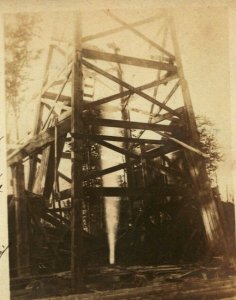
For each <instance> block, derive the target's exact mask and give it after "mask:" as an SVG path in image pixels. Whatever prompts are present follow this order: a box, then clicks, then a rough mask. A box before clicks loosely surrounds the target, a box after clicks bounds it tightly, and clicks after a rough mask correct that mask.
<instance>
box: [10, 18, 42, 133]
mask: <svg viewBox="0 0 236 300" xmlns="http://www.w3.org/2000/svg"><path fill="white" fill-rule="evenodd" d="M39 21H40V19H39V16H38V15H34V14H27V13H19V14H15V15H8V16H6V18H5V80H6V99H7V108H8V113H9V111H12V112H13V115H14V118H15V122H16V127H17V131H16V132H17V138H19V133H18V119H19V115H20V109H21V105H22V100H23V99H22V97H23V94H24V92H25V91H26V90H27V88H28V87H27V83H29V82H30V80H31V78H30V77H29V67H30V64H31V63H32V61H34V60H36V59H38V58H39V57H40V54H41V51H42V50H38V49H34V47H33V40H34V38H37V36H38V33H39V26H38V24H39Z"/></svg>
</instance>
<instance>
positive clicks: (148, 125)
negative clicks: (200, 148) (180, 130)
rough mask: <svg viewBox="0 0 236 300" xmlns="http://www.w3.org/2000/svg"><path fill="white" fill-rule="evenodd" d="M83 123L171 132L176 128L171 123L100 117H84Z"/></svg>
mask: <svg viewBox="0 0 236 300" xmlns="http://www.w3.org/2000/svg"><path fill="white" fill-rule="evenodd" d="M84 123H85V124H88V125H97V126H107V127H118V128H126V129H144V130H152V131H167V132H172V131H174V129H176V127H175V126H171V125H162V124H154V123H141V122H133V121H121V120H113V119H100V118H88V117H87V118H86V119H84Z"/></svg>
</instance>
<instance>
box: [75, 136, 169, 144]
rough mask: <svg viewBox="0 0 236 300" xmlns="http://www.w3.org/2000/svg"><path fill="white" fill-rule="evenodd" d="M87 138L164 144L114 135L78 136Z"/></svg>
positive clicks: (161, 141) (162, 141) (163, 142)
mask: <svg viewBox="0 0 236 300" xmlns="http://www.w3.org/2000/svg"><path fill="white" fill-rule="evenodd" d="M82 137H85V138H88V139H94V138H97V139H101V140H105V141H113V142H131V143H137V144H158V145H163V144H165V143H166V141H164V140H155V139H144V138H140V139H139V138H131V137H123V136H114V135H104V134H99V135H95V134H85V135H83V136H82V135H81V134H80V135H78V138H82Z"/></svg>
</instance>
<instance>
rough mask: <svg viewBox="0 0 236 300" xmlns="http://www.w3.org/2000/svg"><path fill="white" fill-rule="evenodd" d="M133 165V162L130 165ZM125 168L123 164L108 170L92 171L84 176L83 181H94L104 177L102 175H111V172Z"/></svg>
mask: <svg viewBox="0 0 236 300" xmlns="http://www.w3.org/2000/svg"><path fill="white" fill-rule="evenodd" d="M134 163H135V162H132V164H134ZM126 167H127V163H123V164H119V165H116V166H113V167H110V168H106V169H103V170H98V171H92V172H90V173H89V174H86V175H84V180H87V179H94V178H96V177H99V176H104V175H107V174H111V173H113V172H116V171H119V170H122V169H125V168H126Z"/></svg>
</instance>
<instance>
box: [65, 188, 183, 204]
mask: <svg viewBox="0 0 236 300" xmlns="http://www.w3.org/2000/svg"><path fill="white" fill-rule="evenodd" d="M160 192H161V193H163V192H164V193H165V194H167V195H168V194H171V193H173V192H175V193H177V192H181V190H180V189H179V188H177V187H174V186H173V187H172V186H169V187H165V189H164V188H163V187H147V188H136V189H133V188H125V187H85V188H84V194H85V195H88V196H91V197H93V196H94V195H96V196H102V197H125V196H127V197H131V196H136V197H138V196H140V195H143V194H145V195H147V194H148V195H150V194H159V193H160ZM70 197H71V189H66V190H63V191H61V192H60V199H61V200H65V199H68V198H70ZM111 201H112V200H111Z"/></svg>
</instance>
